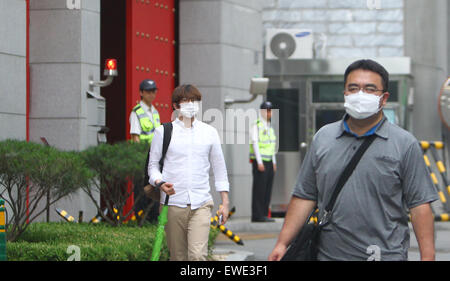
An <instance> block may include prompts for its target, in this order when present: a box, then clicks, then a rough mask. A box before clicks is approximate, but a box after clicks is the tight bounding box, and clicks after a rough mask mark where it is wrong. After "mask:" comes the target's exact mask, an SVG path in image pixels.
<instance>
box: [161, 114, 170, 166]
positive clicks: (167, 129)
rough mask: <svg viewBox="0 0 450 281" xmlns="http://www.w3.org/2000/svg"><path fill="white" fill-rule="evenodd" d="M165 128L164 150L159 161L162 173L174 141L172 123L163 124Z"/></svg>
mask: <svg viewBox="0 0 450 281" xmlns="http://www.w3.org/2000/svg"><path fill="white" fill-rule="evenodd" d="M162 125H163V126H164V139H163V149H162V155H161V159H160V160H159V168H160V171H161V172H162V170H163V167H164V158H166V153H167V149H169V144H170V140H171V139H172V130H173V124H172V122H167V123H163V124H162Z"/></svg>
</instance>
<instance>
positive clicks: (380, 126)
mask: <svg viewBox="0 0 450 281" xmlns="http://www.w3.org/2000/svg"><path fill="white" fill-rule="evenodd" d="M349 117H350V116H349V115H348V114H345V115H344V118H342V121H341V122H342V124H341V130H339V133H338V135H337V137H336V138H339V137H341V136H342V135H343V134H344V133H347V134H350V135H351V136H354V137H356V138H362V137H366V136H370V135H373V134H376V135H378V136H379V137H382V138H384V139H387V138H388V128H387V126H386V124H385V123H386V120H387V119H386V116H384V114H383V118H382V119H381V120H380V122H378V123H377V124H376V125H375V126H373V127H372V128H371V129H370V130H369V131H367V132H366V133H365V134H364V135H362V136H358V135H357V134H355V133H353V132H352V131H351V130H350V128H349V126H348V124H347V120H348V118H349Z"/></svg>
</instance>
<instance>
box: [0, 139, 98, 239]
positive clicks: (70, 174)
mask: <svg viewBox="0 0 450 281" xmlns="http://www.w3.org/2000/svg"><path fill="white" fill-rule="evenodd" d="M90 177H92V175H91V173H90V172H89V170H88V169H86V167H85V165H84V164H83V161H82V160H81V158H80V157H79V155H78V154H77V153H75V152H63V151H59V150H57V149H55V148H52V147H47V146H43V145H39V144H35V143H31V142H26V141H18V140H6V141H3V142H0V186H3V187H4V189H2V190H1V192H0V197H1V198H2V199H4V200H5V201H6V204H7V205H8V206H9V207H10V210H11V211H10V212H11V214H9V218H8V221H7V225H6V228H7V230H8V232H7V233H8V235H7V239H8V240H9V241H14V240H15V239H17V238H18V237H19V236H20V235H21V234H22V233H23V232H24V231H25V230H26V228H27V227H28V225H29V224H28V223H31V222H32V221H34V220H35V219H36V218H37V217H38V216H39V215H41V214H42V213H43V212H44V211H45V210H46V209H47V208H48V207H49V206H50V205H53V204H54V203H55V202H57V201H58V200H60V199H61V198H62V197H64V196H67V195H68V194H70V193H72V192H74V191H76V190H77V189H78V188H79V187H80V186H83V185H86V184H87V183H88V182H89V178H90ZM44 198H46V199H47V200H46V203H45V204H39V203H40V202H41V201H42V199H44Z"/></svg>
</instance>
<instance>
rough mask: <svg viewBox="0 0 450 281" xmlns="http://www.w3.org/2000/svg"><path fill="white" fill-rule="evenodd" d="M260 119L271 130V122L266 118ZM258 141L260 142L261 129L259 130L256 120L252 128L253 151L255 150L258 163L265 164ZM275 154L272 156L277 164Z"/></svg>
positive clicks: (251, 141)
mask: <svg viewBox="0 0 450 281" xmlns="http://www.w3.org/2000/svg"><path fill="white" fill-rule="evenodd" d="M259 120H260V121H261V123H262V124H263V126H264V128H265V129H266V130H267V131H269V128H270V126H269V124H268V123H267V121H266V120H265V119H264V118H262V117H261V118H259ZM258 142H259V131H258V125H257V124H256V122H255V123H254V124H253V125H252V128H251V130H250V143H251V145H252V146H253V151H254V152H255V158H256V163H258V164H263V160H262V158H261V153H260V152H259V146H258ZM275 158H276V157H275V154H274V155H273V156H272V162H273V163H274V164H276V159H275Z"/></svg>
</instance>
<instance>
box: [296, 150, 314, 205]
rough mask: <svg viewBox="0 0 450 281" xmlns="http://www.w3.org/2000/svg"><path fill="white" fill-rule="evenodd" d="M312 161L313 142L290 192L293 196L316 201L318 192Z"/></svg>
mask: <svg viewBox="0 0 450 281" xmlns="http://www.w3.org/2000/svg"><path fill="white" fill-rule="evenodd" d="M314 159H315V152H314V142H312V143H311V146H310V148H309V149H308V151H307V153H306V156H305V159H303V163H302V166H301V168H300V171H299V173H298V175H297V180H296V183H295V186H294V190H293V192H292V195H293V196H295V197H299V198H302V199H307V200H313V201H317V197H318V191H317V184H316V173H315V171H314Z"/></svg>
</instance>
